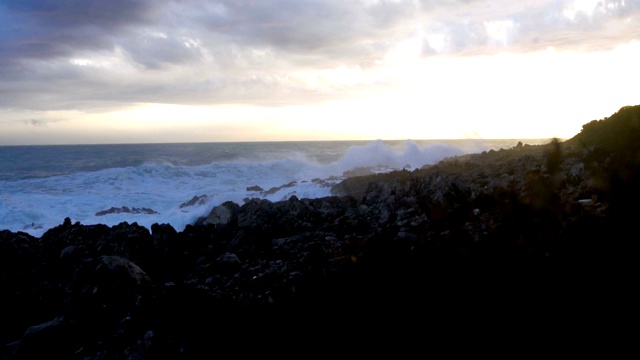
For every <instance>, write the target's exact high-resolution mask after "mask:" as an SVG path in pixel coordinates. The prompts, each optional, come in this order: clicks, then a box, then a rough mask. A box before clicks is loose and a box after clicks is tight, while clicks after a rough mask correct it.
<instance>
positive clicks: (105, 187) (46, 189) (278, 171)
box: [0, 141, 482, 236]
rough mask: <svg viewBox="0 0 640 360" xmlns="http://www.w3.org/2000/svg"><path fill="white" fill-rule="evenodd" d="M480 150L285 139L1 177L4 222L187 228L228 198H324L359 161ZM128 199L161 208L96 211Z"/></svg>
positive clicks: (398, 161)
mask: <svg viewBox="0 0 640 360" xmlns="http://www.w3.org/2000/svg"><path fill="white" fill-rule="evenodd" d="M469 144H470V143H467V146H469ZM470 149H471V150H470ZM480 150H482V148H481V147H480V148H477V147H472V148H467V149H466V150H464V149H461V148H459V147H455V146H451V145H446V144H438V143H436V144H431V143H430V144H428V145H419V144H418V143H416V142H413V141H407V142H404V143H396V144H394V145H389V144H388V143H385V142H383V141H374V142H371V143H366V144H364V145H353V146H350V147H348V148H347V149H346V151H344V154H343V155H342V156H338V157H337V160H335V161H330V162H321V161H318V160H316V159H317V158H319V157H321V156H322V154H320V153H317V154H313V151H314V150H309V149H307V152H306V153H304V152H296V151H292V152H287V151H286V146H285V147H284V148H283V150H282V151H281V156H280V157H279V158H275V159H271V160H263V161H256V160H246V159H245V160H242V159H236V160H234V161H226V162H225V161H218V162H214V163H210V164H205V165H197V166H186V165H171V164H170V163H167V162H158V161H155V162H153V163H145V164H143V165H140V166H133V167H116V168H105V169H102V170H98V171H91V172H86V171H84V172H76V173H73V174H69V175H59V176H50V177H44V178H29V179H19V180H2V181H0V229H9V230H11V231H24V232H27V233H29V234H31V235H34V236H41V235H42V234H43V233H44V232H45V231H46V230H48V229H50V228H52V227H54V226H57V225H59V224H61V223H62V221H63V220H64V218H65V217H69V218H70V219H71V221H72V222H76V221H79V222H81V223H83V224H96V223H102V224H106V225H109V226H112V225H116V224H118V223H120V222H123V221H126V222H128V223H133V222H137V223H138V224H140V225H142V226H145V227H147V228H149V229H150V228H151V225H152V224H154V223H167V224H171V225H172V226H173V227H174V228H176V230H178V231H182V230H183V229H184V227H185V226H186V225H187V224H193V223H194V222H195V221H196V220H197V219H198V218H199V217H201V216H204V215H206V214H208V212H209V211H210V210H211V209H212V208H213V207H214V206H216V205H218V204H221V203H223V202H225V201H229V200H230V201H234V202H236V203H238V204H242V203H243V202H244V199H246V198H263V199H268V200H271V201H280V200H286V199H288V198H290V197H291V196H294V195H295V196H297V197H298V198H300V199H302V198H319V197H324V196H329V195H331V193H330V187H328V186H327V185H329V184H332V183H336V182H337V181H339V180H340V179H341V177H342V176H343V174H344V173H345V172H346V171H349V170H352V169H356V168H363V167H364V168H376V169H378V170H379V171H389V170H393V169H401V168H406V167H409V168H411V169H415V168H419V167H421V166H423V165H428V164H433V163H436V162H437V161H439V160H441V159H442V158H444V157H446V156H453V155H460V154H462V153H465V152H470V151H474V152H475V151H480ZM316 151H319V150H316ZM254 159H255V157H254ZM314 179H315V180H314ZM318 179H322V180H325V182H321V181H317V180H318ZM256 186H257V187H259V188H261V189H262V191H260V189H259V188H257V187H256ZM194 196H202V197H203V199H205V197H206V201H203V203H202V204H194V205H191V206H184V204H185V203H186V202H188V201H189V200H191V199H192V198H193V197H194ZM123 206H126V207H128V208H129V209H133V208H137V209H151V210H153V211H155V212H156V213H155V214H147V213H139V214H133V213H111V214H107V215H101V216H98V215H96V214H97V213H98V212H101V211H104V210H108V209H110V208H121V207H123Z"/></svg>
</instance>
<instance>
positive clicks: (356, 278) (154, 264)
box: [0, 106, 640, 359]
mask: <svg viewBox="0 0 640 360" xmlns="http://www.w3.org/2000/svg"><path fill="white" fill-rule="evenodd" d="M639 116H640V107H638V106H636V107H626V108H623V109H621V110H620V111H619V112H618V113H616V114H614V115H612V116H611V117H610V118H608V119H605V120H602V121H596V122H591V123H589V124H587V125H585V127H583V132H582V133H580V134H578V135H576V137H574V138H572V139H570V140H567V141H565V142H559V141H555V140H554V141H550V143H549V144H545V145H536V146H531V145H527V144H517V145H515V146H514V148H512V149H503V150H499V151H489V152H485V153H482V154H473V155H466V156H460V157H453V158H448V159H445V160H443V161H442V162H440V163H438V164H436V165H433V166H427V167H424V168H422V169H416V170H413V171H408V170H402V171H396V172H392V173H387V174H377V175H369V176H360V177H353V178H349V179H347V180H345V181H343V182H342V183H340V184H338V185H336V186H335V187H334V188H333V192H334V196H329V197H325V198H318V199H298V198H297V197H295V196H294V197H291V198H290V199H289V200H286V201H280V202H270V201H267V200H261V199H248V200H247V201H246V202H245V203H244V204H243V205H238V204H235V203H232V202H226V203H223V204H221V205H218V206H216V207H214V208H213V209H212V210H211V213H210V214H208V215H207V216H205V217H203V218H201V219H199V220H198V221H197V222H196V223H195V224H194V225H190V226H187V227H186V228H185V229H184V230H183V231H181V232H178V231H176V230H175V229H174V228H173V227H171V226H170V225H167V224H154V225H153V226H152V227H151V229H150V230H149V229H146V228H144V227H142V226H139V225H138V224H136V223H132V224H129V223H126V222H124V223H121V224H118V225H116V226H112V227H109V226H105V225H100V224H98V225H85V224H80V223H75V224H72V223H71V221H70V220H69V219H68V218H67V219H65V220H64V222H63V223H62V224H61V225H59V226H57V227H54V228H52V229H50V230H48V231H47V232H46V233H45V234H44V235H43V236H42V237H40V238H35V237H33V236H30V235H28V234H25V233H21V232H18V233H12V232H9V231H6V230H5V231H0V270H1V271H0V281H1V283H0V287H1V288H2V290H3V293H4V294H5V296H3V297H1V298H0V301H1V304H0V312H1V314H0V315H1V318H2V324H3V325H2V327H0V330H1V332H0V340H1V343H2V344H5V346H4V347H3V354H2V359H14V358H39V357H54V356H55V357H56V358H66V359H105V358H109V359H111V358H114V359H120V358H137V359H141V358H145V359H150V358H202V357H205V356H209V357H213V356H215V355H220V354H221V353H226V351H229V350H230V349H232V350H233V351H234V353H235V354H239V355H244V354H248V353H250V352H253V351H254V350H255V349H254V348H253V346H252V345H253V344H256V343H262V344H264V343H270V344H272V345H273V346H274V347H275V346H276V345H274V344H289V345H287V346H293V345H291V344H293V343H295V344H303V343H307V344H312V345H313V346H315V347H313V348H308V350H306V351H312V350H313V349H325V350H326V349H332V348H335V349H338V348H339V349H340V351H342V347H339V346H338V345H337V343H336V342H337V341H338V342H339V340H340V339H349V340H348V341H347V343H348V344H350V346H352V347H353V346H355V347H357V348H358V349H359V348H360V346H361V344H359V343H356V341H355V340H354V339H355V338H354V336H357V335H362V334H368V335H372V336H373V335H378V336H379V335H380V334H388V332H389V331H392V332H393V333H394V334H395V335H399V334H405V335H406V334H412V335H417V336H419V337H420V338H421V339H424V338H425V336H426V334H425V331H426V329H428V328H437V327H438V326H440V325H438V324H463V323H464V322H463V321H466V320H470V319H477V318H479V317H480V318H482V317H483V316H485V317H486V318H484V319H483V321H488V320H491V321H493V322H495V321H496V319H497V318H498V317H499V316H504V317H507V318H509V319H515V320H514V321H518V322H521V323H525V324H530V323H534V322H536V321H538V322H539V323H542V324H545V325H546V323H544V321H552V320H554V319H558V318H562V319H566V318H567V317H568V316H571V315H576V318H581V319H583V321H584V317H585V316H587V317H588V320H589V321H596V320H598V319H600V317H601V316H602V314H603V313H605V312H606V314H607V316H610V317H612V318H615V317H616V316H615V315H625V312H626V311H627V309H628V307H626V306H625V305H626V304H627V302H626V301H628V300H626V299H631V297H630V293H631V292H632V291H631V290H632V289H633V284H635V280H636V275H635V274H637V269H636V265H635V264H637V260H636V259H635V254H636V252H635V242H636V240H635V238H634V237H633V234H635V233H636V230H635V228H634V225H635V221H636V220H637V219H638V217H639V216H640V211H639V210H638V204H639V203H640V190H639V189H640V188H639V187H638V186H637V185H638V183H640V181H639V180H640V156H638V154H640V147H639V145H637V144H639V143H638V142H637V141H634V140H633V139H635V138H637V137H638V136H640V127H639V126H638V125H637V124H638V123H639V121H640V120H638V119H639ZM612 134H614V135H615V134H618V135H615V136H621V137H620V138H619V139H621V140H622V141H623V143H622V144H621V143H619V142H617V140H616V139H612V138H610V135H611V136H614V135H612ZM193 200H194V201H199V198H197V197H196V198H194V199H193ZM116 210H117V209H116ZM602 295H606V298H605V297H604V296H602ZM584 309H588V311H587V312H584V311H583V310H584ZM585 314H587V315H585ZM481 323H484V322H481ZM383 324H384V325H383ZM407 324H412V325H407ZM390 329H391V330H390ZM327 334H330V335H327ZM386 336H391V335H386ZM336 339H338V340H336ZM368 341H369V342H367V344H371V338H368ZM387 341H388V339H387ZM405 345H406V344H405ZM405 345H403V346H405ZM368 346H373V345H368ZM222 348H224V349H225V350H224V352H222V351H223V350H221V349H222ZM261 351H264V349H262V350H261ZM313 351H315V350H313ZM336 351H338V350H336ZM205 354H206V355H205Z"/></svg>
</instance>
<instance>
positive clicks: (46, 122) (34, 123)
mask: <svg viewBox="0 0 640 360" xmlns="http://www.w3.org/2000/svg"><path fill="white" fill-rule="evenodd" d="M55 121H56V120H43V119H25V120H21V122H22V123H23V124H25V125H29V126H34V127H39V128H43V127H47V126H49V123H51V122H55Z"/></svg>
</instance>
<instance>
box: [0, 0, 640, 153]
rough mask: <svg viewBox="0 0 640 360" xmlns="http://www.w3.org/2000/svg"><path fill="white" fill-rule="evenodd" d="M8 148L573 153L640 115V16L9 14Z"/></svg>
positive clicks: (403, 11) (292, 5)
mask: <svg viewBox="0 0 640 360" xmlns="http://www.w3.org/2000/svg"><path fill="white" fill-rule="evenodd" d="M0 21H2V22H3V23H5V24H10V25H9V26H5V27H4V28H3V29H0V145H14V144H15V145H17V144H67V143H147V142H201V141H204V142H209V141H271V140H275V141H280V140H352V139H362V140H373V139H389V140H391V139H439V138H446V139H452V138H512V139H516V138H517V139H522V138H551V137H559V138H569V137H572V136H573V135H575V134H577V133H578V132H579V131H580V129H581V127H582V125H583V124H585V123H587V122H589V121H591V120H594V119H601V118H603V117H606V116H609V115H611V114H613V113H614V112H616V111H617V110H618V109H619V108H620V107H622V106H626V105H637V104H639V103H640V101H639V100H640V91H638V89H637V84H638V83H640V71H637V64H640V1H630V0H614V1H598V0H573V1H570V0H567V1H564V0H563V1H547V0H541V1H536V2H527V3H526V4H516V3H515V2H508V1H484V0H475V1H473V0H472V1H462V0H460V1H455V0H454V1H447V2H441V1H428V0H423V1H418V0H413V1H408V0H407V1H404V0H394V1H387V0H377V1H373V0H362V1H349V2H344V1H338V0H325V1H320V0H318V1H294V0H282V1H280V0H278V1H269V2H252V1H236V0H234V1H217V2H210V1H203V0H185V1H171V0H166V1H132V0H117V1H111V2H102V1H85V2H60V3H58V2H55V3H51V2H48V1H45V0H36V1H20V2H14V1H11V2H3V3H0Z"/></svg>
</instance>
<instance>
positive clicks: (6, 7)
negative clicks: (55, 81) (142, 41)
mask: <svg viewBox="0 0 640 360" xmlns="http://www.w3.org/2000/svg"><path fill="white" fill-rule="evenodd" d="M153 3H154V2H153V1H136V0H113V1H111V0H110V1H87V0H64V1H52V0H8V1H3V2H2V4H0V13H3V14H2V17H3V18H5V19H8V21H7V22H5V23H6V24H9V26H7V27H6V28H5V30H3V36H2V42H3V46H2V50H0V51H2V55H3V57H9V58H13V57H16V58H25V57H27V58H29V57H37V58H48V57H56V56H65V55H68V54H73V53H74V52H76V51H78V50H79V49H90V50H99V49H105V50H111V49H112V48H113V46H114V39H116V38H117V37H118V36H119V35H122V34H123V32H122V31H123V29H124V28H126V27H127V26H134V25H135V26H144V24H147V23H152V22H153V21H154V15H155V11H154V8H153V7H152V6H151V4H153Z"/></svg>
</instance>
